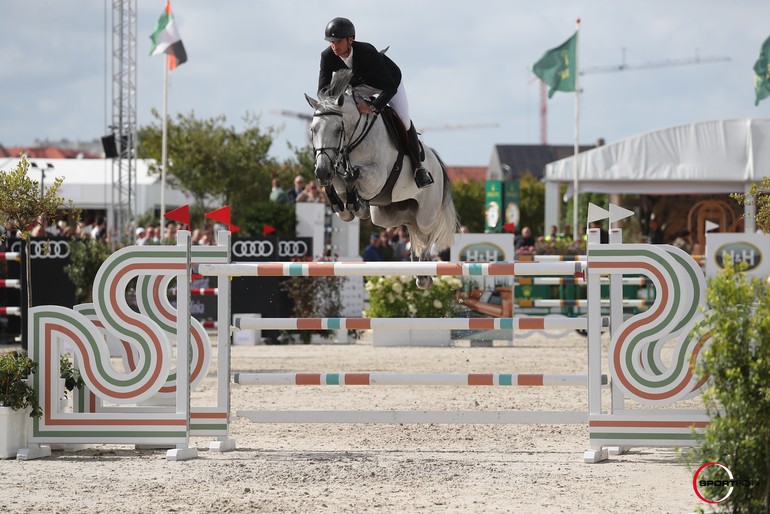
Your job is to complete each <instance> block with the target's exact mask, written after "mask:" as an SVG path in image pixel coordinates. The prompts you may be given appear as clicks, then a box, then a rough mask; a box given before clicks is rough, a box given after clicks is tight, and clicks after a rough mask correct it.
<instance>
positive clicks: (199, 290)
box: [169, 287, 219, 296]
mask: <svg viewBox="0 0 770 514" xmlns="http://www.w3.org/2000/svg"><path fill="white" fill-rule="evenodd" d="M169 293H170V294H172V295H174V296H175V295H176V288H175V287H174V288H171V289H170V290H169ZM190 294H191V295H192V296H216V295H218V294H219V288H218V287H191V288H190Z"/></svg>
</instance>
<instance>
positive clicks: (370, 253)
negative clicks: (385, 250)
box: [364, 232, 382, 262]
mask: <svg viewBox="0 0 770 514" xmlns="http://www.w3.org/2000/svg"><path fill="white" fill-rule="evenodd" d="M379 246H380V234H378V233H377V232H374V233H373V234H372V235H371V236H369V246H367V247H366V248H364V261H366V262H379V261H381V260H382V256H381V255H380V250H379Z"/></svg>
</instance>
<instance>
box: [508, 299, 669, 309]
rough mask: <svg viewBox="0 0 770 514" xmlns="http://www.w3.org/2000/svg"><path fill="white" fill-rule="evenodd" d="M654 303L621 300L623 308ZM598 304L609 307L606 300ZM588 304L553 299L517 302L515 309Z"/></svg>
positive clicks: (586, 302) (649, 301) (586, 304)
mask: <svg viewBox="0 0 770 514" xmlns="http://www.w3.org/2000/svg"><path fill="white" fill-rule="evenodd" d="M654 301H655V300H645V299H637V298H625V299H623V306H624V307H649V306H651V305H652V304H653V303H654ZM600 303H601V305H602V306H604V307H606V306H609V305H611V303H610V300H608V299H602V301H601V302H600ZM588 304H589V302H588V300H559V299H555V298H544V299H536V300H517V301H516V303H515V305H516V306H517V307H588Z"/></svg>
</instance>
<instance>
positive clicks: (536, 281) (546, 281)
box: [516, 277, 652, 286]
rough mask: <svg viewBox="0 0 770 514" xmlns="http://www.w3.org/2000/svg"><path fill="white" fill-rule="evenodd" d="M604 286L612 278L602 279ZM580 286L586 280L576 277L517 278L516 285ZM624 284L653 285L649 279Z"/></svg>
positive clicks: (644, 278)
mask: <svg viewBox="0 0 770 514" xmlns="http://www.w3.org/2000/svg"><path fill="white" fill-rule="evenodd" d="M601 283H602V284H609V283H610V277H601ZM570 284H578V285H585V284H586V281H585V279H584V278H576V277H516V285H520V286H528V285H535V286H560V285H570ZM622 284H623V285H624V286H646V285H648V284H652V281H650V280H649V279H648V278H647V277H623V281H622Z"/></svg>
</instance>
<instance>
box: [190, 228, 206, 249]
mask: <svg viewBox="0 0 770 514" xmlns="http://www.w3.org/2000/svg"><path fill="white" fill-rule="evenodd" d="M202 238H203V231H202V230H201V229H199V228H196V229H195V230H193V231H192V235H190V244H192V245H200V244H203V243H201V239H202Z"/></svg>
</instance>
